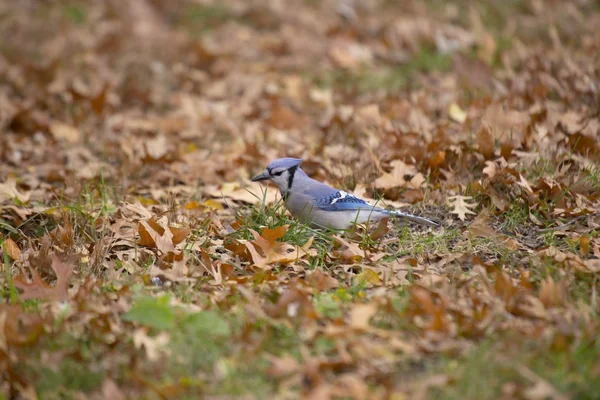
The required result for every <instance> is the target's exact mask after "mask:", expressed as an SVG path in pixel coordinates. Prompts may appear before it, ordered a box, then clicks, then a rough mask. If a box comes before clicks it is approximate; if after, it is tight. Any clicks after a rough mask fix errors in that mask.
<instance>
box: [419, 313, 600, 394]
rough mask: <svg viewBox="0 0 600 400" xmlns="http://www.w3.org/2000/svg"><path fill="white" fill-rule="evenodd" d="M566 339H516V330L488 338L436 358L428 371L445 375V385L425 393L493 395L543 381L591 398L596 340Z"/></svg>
mask: <svg viewBox="0 0 600 400" xmlns="http://www.w3.org/2000/svg"><path fill="white" fill-rule="evenodd" d="M595 322H596V323H598V321H595ZM566 343H567V344H566V345H565V346H564V347H563V348H558V349H557V348H552V347H551V345H550V344H548V343H545V342H544V341H531V340H523V339H520V338H519V337H518V335H517V334H507V335H504V336H495V337H490V338H488V339H486V340H484V341H482V342H480V343H479V344H477V345H475V347H474V348H472V349H471V350H470V351H469V352H468V353H467V354H466V355H465V356H464V357H458V358H442V359H440V360H439V362H438V363H437V364H435V365H434V366H433V367H432V369H431V370H430V373H431V374H435V373H440V372H442V373H445V374H447V375H448V377H449V378H450V384H449V385H447V386H444V387H443V389H441V388H435V387H434V388H432V389H430V390H429V392H428V395H429V396H428V397H429V398H431V399H497V398H500V397H501V395H502V393H503V392H505V391H506V390H516V391H517V392H516V393H523V392H526V391H527V390H533V388H534V387H535V385H536V384H538V383H539V382H546V383H548V384H550V385H551V386H552V387H553V388H554V390H556V391H557V392H558V393H561V394H563V395H566V396H567V397H569V398H577V399H593V398H597V397H596V394H597V393H598V391H599V390H600V379H599V378H600V371H598V369H597V368H598V363H597V360H598V359H599V358H600V341H598V340H597V339H596V338H595V337H591V338H587V339H584V340H583V341H581V342H580V343H577V342H576V341H572V340H570V339H567V341H566ZM549 346H550V347H549Z"/></svg>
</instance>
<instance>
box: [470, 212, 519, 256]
mask: <svg viewBox="0 0 600 400" xmlns="http://www.w3.org/2000/svg"><path fill="white" fill-rule="evenodd" d="M491 223H492V213H491V212H490V210H489V209H484V210H482V211H481V212H480V213H479V215H477V217H475V219H474V220H473V222H471V225H469V228H468V231H466V232H464V233H463V235H464V236H468V235H470V236H474V237H482V238H488V239H493V240H496V241H499V242H501V243H502V244H504V245H505V246H506V247H508V248H509V249H513V250H516V249H518V248H519V242H518V241H516V240H515V239H513V238H511V237H508V236H506V235H502V234H500V233H498V232H496V230H494V228H492V227H491V226H490V224H491Z"/></svg>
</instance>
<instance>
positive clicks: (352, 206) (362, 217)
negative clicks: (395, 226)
mask: <svg viewBox="0 0 600 400" xmlns="http://www.w3.org/2000/svg"><path fill="white" fill-rule="evenodd" d="M301 162H302V159H299V158H290V157H285V158H278V159H276V160H273V161H271V162H270V163H269V164H268V165H267V168H266V169H265V170H264V171H263V172H261V173H260V174H258V175H256V176H255V177H254V178H252V181H253V182H260V181H271V182H273V183H274V184H275V185H276V186H277V188H278V189H279V192H280V193H281V197H282V199H283V201H284V204H285V207H286V208H287V210H288V211H289V212H290V213H291V214H292V215H293V216H294V217H296V218H298V219H299V220H300V222H302V223H305V224H307V225H309V226H310V227H312V228H320V229H327V228H330V229H335V230H345V229H348V228H350V227H352V225H354V224H363V223H365V222H368V221H370V222H377V221H379V220H381V219H383V218H390V217H397V218H401V219H406V220H409V221H412V222H416V223H419V224H422V225H428V226H433V227H436V226H439V224H438V223H437V222H434V221H431V220H429V219H427V218H423V217H419V216H416V215H412V214H407V213H403V212H401V211H396V210H387V209H384V208H380V207H376V206H374V205H371V204H369V203H368V202H366V201H365V200H363V199H360V198H358V197H356V196H354V195H352V194H350V193H347V192H344V191H343V190H338V189H335V188H333V187H331V186H329V185H326V184H324V183H322V182H319V181H317V180H314V179H312V178H310V177H309V176H308V175H306V173H305V172H304V171H303V170H302V169H301V168H300V163H301Z"/></svg>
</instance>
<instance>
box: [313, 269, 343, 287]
mask: <svg viewBox="0 0 600 400" xmlns="http://www.w3.org/2000/svg"><path fill="white" fill-rule="evenodd" d="M307 280H308V282H309V283H310V285H311V286H312V287H314V288H315V289H316V290H318V291H323V290H330V289H334V288H336V287H338V286H339V282H338V281H337V279H335V278H334V277H332V276H329V275H325V274H324V273H323V271H322V270H321V269H320V268H318V269H315V271H314V272H313V273H311V274H310V275H308V279H307Z"/></svg>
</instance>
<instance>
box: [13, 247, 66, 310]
mask: <svg viewBox="0 0 600 400" xmlns="http://www.w3.org/2000/svg"><path fill="white" fill-rule="evenodd" d="M51 257H52V264H51V268H52V270H53V271H54V273H55V274H56V283H55V284H54V286H50V285H49V284H48V283H46V282H45V281H44V280H43V279H42V278H41V277H40V275H39V274H38V273H37V271H36V270H35V269H33V268H29V270H30V271H31V278H32V279H31V282H29V281H28V279H27V278H26V277H25V276H24V275H23V273H21V274H20V275H19V276H17V277H15V279H14V281H13V282H14V285H15V287H17V288H19V289H21V290H22V291H23V293H21V295H20V298H21V299H23V300H26V299H45V300H66V299H67V297H68V296H67V290H68V289H69V280H70V278H71V275H72V274H73V265H71V264H66V263H64V262H63V261H61V259H60V258H59V257H58V256H57V255H56V254H52V256H51Z"/></svg>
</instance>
